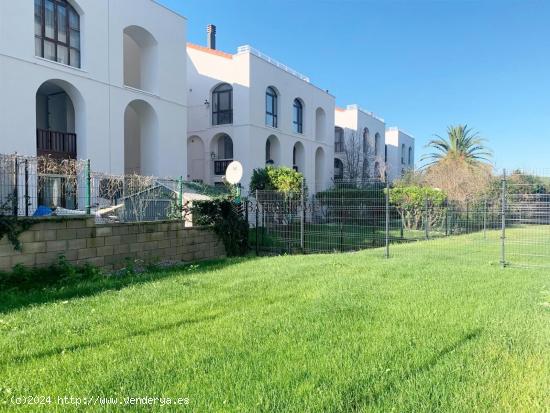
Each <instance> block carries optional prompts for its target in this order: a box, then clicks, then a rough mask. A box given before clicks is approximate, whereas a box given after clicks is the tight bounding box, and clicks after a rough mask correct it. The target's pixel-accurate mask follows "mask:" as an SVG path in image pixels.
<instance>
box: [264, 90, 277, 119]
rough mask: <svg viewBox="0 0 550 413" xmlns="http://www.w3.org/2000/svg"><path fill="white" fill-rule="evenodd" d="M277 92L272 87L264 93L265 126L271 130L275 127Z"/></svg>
mask: <svg viewBox="0 0 550 413" xmlns="http://www.w3.org/2000/svg"><path fill="white" fill-rule="evenodd" d="M277 100H278V99H277V91H276V90H275V88H273V87H272V86H270V87H268V88H267V90H266V92H265V124H266V125H267V126H271V127H273V128H276V127H277V117H278V115H277V113H278V107H277Z"/></svg>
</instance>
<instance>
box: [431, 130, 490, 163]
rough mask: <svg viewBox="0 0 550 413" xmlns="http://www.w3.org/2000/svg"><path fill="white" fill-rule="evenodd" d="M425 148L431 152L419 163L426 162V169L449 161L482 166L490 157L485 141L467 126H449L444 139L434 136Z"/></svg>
mask: <svg viewBox="0 0 550 413" xmlns="http://www.w3.org/2000/svg"><path fill="white" fill-rule="evenodd" d="M426 147H428V148H431V149H432V150H433V152H431V153H428V154H426V155H424V156H423V157H422V158H421V161H428V163H427V164H426V166H428V167H429V166H432V165H436V164H438V163H440V162H442V161H444V160H449V159H454V160H459V161H463V162H466V163H469V164H484V163H489V162H490V159H491V157H492V152H491V150H490V149H489V148H487V147H486V146H485V140H484V139H482V138H481V137H480V136H479V133H477V132H475V131H474V130H472V129H471V128H468V126H467V125H456V126H449V127H448V128H447V137H446V138H442V137H441V136H439V135H435V137H434V139H432V140H431V141H430V142H428V144H427V145H426Z"/></svg>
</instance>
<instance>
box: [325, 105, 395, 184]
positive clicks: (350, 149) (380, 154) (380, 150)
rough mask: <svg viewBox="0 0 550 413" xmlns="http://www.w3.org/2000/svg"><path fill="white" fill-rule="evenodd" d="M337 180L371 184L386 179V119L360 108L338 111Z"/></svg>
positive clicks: (335, 158) (336, 127) (336, 135)
mask: <svg viewBox="0 0 550 413" xmlns="http://www.w3.org/2000/svg"><path fill="white" fill-rule="evenodd" d="M335 122H336V126H335V128H334V152H335V157H334V179H335V180H342V179H344V180H349V179H352V180H357V179H359V180H363V181H365V180H367V179H377V178H381V177H382V176H383V175H384V170H385V168H384V165H385V156H384V153H385V151H384V140H385V138H384V134H385V130H386V123H385V121H384V119H382V118H380V117H378V116H376V115H375V114H373V113H372V112H368V111H366V110H364V109H361V108H360V107H359V106H357V105H348V106H347V107H346V108H336V112H335Z"/></svg>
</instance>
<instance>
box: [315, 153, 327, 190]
mask: <svg viewBox="0 0 550 413" xmlns="http://www.w3.org/2000/svg"><path fill="white" fill-rule="evenodd" d="M324 188H325V151H324V150H323V148H317V151H315V192H320V191H322V190H323V189H324Z"/></svg>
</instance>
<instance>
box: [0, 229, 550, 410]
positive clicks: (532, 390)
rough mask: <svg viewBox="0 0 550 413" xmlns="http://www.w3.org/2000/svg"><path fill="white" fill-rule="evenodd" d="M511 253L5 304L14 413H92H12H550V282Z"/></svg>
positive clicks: (199, 278)
mask: <svg viewBox="0 0 550 413" xmlns="http://www.w3.org/2000/svg"><path fill="white" fill-rule="evenodd" d="M509 236H510V237H511V238H512V239H514V237H515V239H520V238H521V233H520V230H517V231H516V232H514V231H511V232H510V233H509ZM490 237H493V238H494V239H495V240H496V237H497V235H496V234H490ZM547 240H548V239H547ZM496 244H497V243H492V242H491V243H490V247H488V248H480V245H481V243H480V240H479V239H478V238H477V236H465V237H457V238H449V239H443V240H437V241H433V242H428V243H425V242H420V243H414V244H404V245H400V246H396V247H393V249H392V258H390V259H389V260H385V259H384V258H383V257H382V251H381V250H379V249H371V250H368V251H364V252H360V253H352V254H341V255H308V256H292V257H291V256H282V257H272V258H258V259H252V258H251V259H236V260H227V261H222V262H213V263H207V264H200V265H198V266H190V267H186V268H183V269H179V270H174V271H165V272H159V273H151V274H148V275H146V276H143V277H127V278H119V279H101V280H92V281H88V282H83V283H74V284H71V285H68V286H65V287H55V288H52V287H46V288H43V289H41V290H40V291H15V290H14V291H9V292H2V293H0V302H1V303H3V306H2V307H0V410H4V411H19V410H20V411H29V412H38V411H55V410H56V409H57V411H77V410H81V409H82V406H80V407H79V408H78V407H75V406H56V405H55V404H52V405H50V406H45V407H43V408H38V407H37V406H26V407H19V408H16V406H13V405H10V397H11V396H12V395H18V396H19V395H20V396H22V395H26V396H29V395H33V396H40V395H41V396H51V397H52V398H54V400H56V398H57V397H58V396H73V397H92V396H105V397H113V398H114V397H116V398H118V400H119V401H123V398H124V397H129V396H132V397H145V396H151V397H156V396H159V397H174V398H175V397H183V398H185V397H188V398H189V405H188V406H186V407H185V408H179V409H175V408H174V409H170V408H167V407H161V406H160V405H156V406H154V407H150V406H149V407H147V406H138V407H134V408H132V409H131V410H132V411H133V410H135V411H197V412H205V411H223V412H226V411H231V412H232V411H236V412H255V411H260V412H261V411H264V412H274V411H290V412H321V411H322V412H350V411H351V412H353V411H364V412H371V411H374V412H378V411H380V412H388V411H396V412H405V411H410V412H413V411H414V412H434V411H437V412H472V411H494V412H545V411H546V412H547V411H549V410H548V406H550V393H549V389H550V352H549V351H548V349H549V348H550V328H549V325H550V279H549V277H548V272H547V271H545V270H535V269H531V270H525V269H518V268H508V269H505V270H502V269H501V268H500V267H499V265H498V247H497V246H496ZM493 246H494V250H491V248H493ZM487 254H489V255H487ZM3 402H5V404H2V403H3ZM91 410H92V411H106V412H107V411H108V412H112V411H128V410H129V408H128V407H125V406H108V407H104V408H100V407H99V406H94V407H93V408H91Z"/></svg>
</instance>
